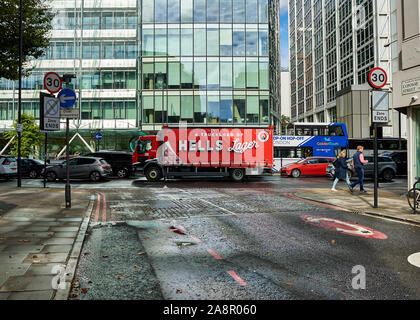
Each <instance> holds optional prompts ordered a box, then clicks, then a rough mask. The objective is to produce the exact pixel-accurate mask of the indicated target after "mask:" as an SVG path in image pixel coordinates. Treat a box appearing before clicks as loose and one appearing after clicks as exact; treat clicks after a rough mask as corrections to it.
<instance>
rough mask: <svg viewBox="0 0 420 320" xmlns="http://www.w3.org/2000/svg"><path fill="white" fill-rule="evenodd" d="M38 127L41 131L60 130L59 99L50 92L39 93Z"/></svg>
mask: <svg viewBox="0 0 420 320" xmlns="http://www.w3.org/2000/svg"><path fill="white" fill-rule="evenodd" d="M39 100H40V101H39V105H40V108H39V129H40V131H42V132H49V131H58V130H60V105H59V100H58V99H57V98H56V97H54V95H52V94H47V93H43V92H41V93H40V94H39Z"/></svg>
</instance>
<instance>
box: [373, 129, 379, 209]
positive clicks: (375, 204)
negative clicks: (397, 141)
mask: <svg viewBox="0 0 420 320" xmlns="http://www.w3.org/2000/svg"><path fill="white" fill-rule="evenodd" d="M377 128H378V126H377V124H376V122H374V123H373V134H374V135H375V136H374V139H373V162H374V163H373V171H374V173H375V176H374V187H373V207H374V208H377V207H378V131H377Z"/></svg>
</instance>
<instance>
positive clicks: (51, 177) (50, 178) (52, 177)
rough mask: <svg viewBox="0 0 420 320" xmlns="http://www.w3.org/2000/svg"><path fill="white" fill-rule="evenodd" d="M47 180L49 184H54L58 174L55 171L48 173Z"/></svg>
mask: <svg viewBox="0 0 420 320" xmlns="http://www.w3.org/2000/svg"><path fill="white" fill-rule="evenodd" d="M47 180H48V181H49V182H54V181H55V180H57V174H56V173H55V172H54V171H50V172H47Z"/></svg>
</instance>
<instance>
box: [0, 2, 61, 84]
mask: <svg viewBox="0 0 420 320" xmlns="http://www.w3.org/2000/svg"><path fill="white" fill-rule="evenodd" d="M19 6H20V0H0V30H1V36H0V78H6V79H10V80H17V79H18V78H19V20H20V18H19V17H20V16H19V8H20V7H19ZM22 9H23V10H22V11H23V14H22V16H23V19H22V35H23V37H22V39H23V40H22V41H23V42H22V43H23V46H22V64H23V70H22V73H23V76H27V75H29V74H30V72H31V67H30V65H29V64H28V61H29V60H32V59H38V58H40V57H41V56H42V55H43V54H44V53H45V49H46V48H47V47H48V45H49V43H50V30H51V28H52V25H51V21H52V19H53V17H54V13H53V12H52V10H51V8H50V7H49V6H48V5H47V4H46V1H45V0H23V7H22Z"/></svg>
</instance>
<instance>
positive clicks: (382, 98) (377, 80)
mask: <svg viewBox="0 0 420 320" xmlns="http://www.w3.org/2000/svg"><path fill="white" fill-rule="evenodd" d="M368 81H369V84H370V85H371V86H372V88H374V89H376V90H372V95H371V97H372V100H371V119H372V123H373V138H374V140H373V171H374V197H373V198H374V200H373V207H374V208H377V207H378V187H379V186H378V123H388V122H389V111H388V109H389V96H388V92H386V91H381V90H380V89H382V88H383V87H384V86H385V85H386V83H387V82H388V75H387V74H386V71H385V70H384V69H382V68H379V67H376V68H373V69H372V70H371V71H370V72H369V77H368Z"/></svg>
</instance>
